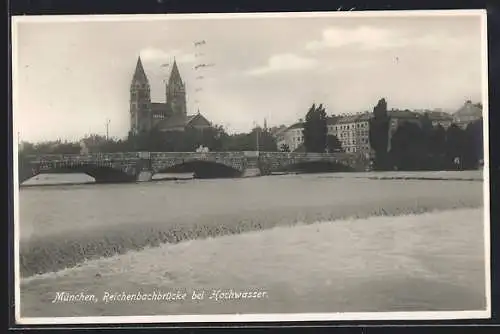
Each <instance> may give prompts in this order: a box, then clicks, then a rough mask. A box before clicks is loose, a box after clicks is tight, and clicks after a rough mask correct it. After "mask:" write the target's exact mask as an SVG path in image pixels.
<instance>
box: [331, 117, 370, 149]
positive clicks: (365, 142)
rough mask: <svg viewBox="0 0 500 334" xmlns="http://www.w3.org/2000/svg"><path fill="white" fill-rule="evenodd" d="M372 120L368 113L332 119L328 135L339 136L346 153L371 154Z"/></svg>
mask: <svg viewBox="0 0 500 334" xmlns="http://www.w3.org/2000/svg"><path fill="white" fill-rule="evenodd" d="M370 118H371V114H370V113H368V112H364V113H358V114H354V115H340V116H336V117H332V118H330V119H329V122H328V134H329V135H335V136H337V138H338V139H339V141H340V142H341V143H342V148H343V149H344V151H345V152H348V153H364V154H369V153H370V140H369V134H370V133H369V129H370V123H369V121H370Z"/></svg>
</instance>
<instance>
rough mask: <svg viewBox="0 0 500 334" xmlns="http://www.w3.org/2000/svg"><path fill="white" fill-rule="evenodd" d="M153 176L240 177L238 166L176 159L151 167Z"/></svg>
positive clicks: (213, 161)
mask: <svg viewBox="0 0 500 334" xmlns="http://www.w3.org/2000/svg"><path fill="white" fill-rule="evenodd" d="M153 173H154V174H164V173H193V174H194V177H196V178H203V179H204V178H234V177H239V176H240V175H241V169H240V168H239V166H238V165H236V164H232V163H228V162H224V161H216V160H202V159H176V160H175V161H164V162H159V163H156V164H155V165H154V166H153Z"/></svg>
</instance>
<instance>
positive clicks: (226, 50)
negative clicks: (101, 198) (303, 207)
mask: <svg viewBox="0 0 500 334" xmlns="http://www.w3.org/2000/svg"><path fill="white" fill-rule="evenodd" d="M379 15H380V14H379ZM117 17H118V16H115V17H114V18H113V19H108V20H103V18H100V19H99V20H89V19H88V18H86V19H85V20H82V19H72V20H71V21H68V20H65V21H61V20H58V19H57V18H53V19H51V20H48V19H47V18H45V19H44V20H43V21H42V20H38V21H37V20H35V19H33V20H32V21H30V20H29V19H26V18H23V20H22V21H21V20H19V21H18V22H15V24H14V25H13V46H12V47H13V101H14V106H13V113H14V119H15V128H16V129H14V133H16V132H18V133H19V136H20V139H21V140H23V141H31V142H36V141H44V140H55V139H63V140H76V139H79V138H82V137H83V136H85V135H86V134H89V133H97V134H102V135H104V134H105V133H106V123H107V120H109V128H108V129H109V135H110V136H113V137H120V138H121V137H125V136H126V135H127V133H128V130H129V127H130V123H129V122H130V117H129V89H130V82H131V79H132V75H133V73H134V69H135V65H136V63H137V58H138V56H139V55H140V56H141V59H142V62H143V65H144V68H145V71H146V74H147V75H148V78H149V82H150V85H151V97H152V101H153V102H164V101H165V87H164V80H165V79H167V78H168V74H169V66H171V64H172V61H173V59H174V57H175V59H176V61H177V63H178V66H179V70H180V74H181V76H182V78H183V79H184V81H185V83H186V88H187V100H188V114H194V113H196V112H197V111H198V109H199V111H200V112H201V113H202V114H203V115H204V116H205V117H207V119H209V120H210V121H211V122H213V123H215V124H219V125H223V126H224V127H226V129H227V130H228V132H230V133H234V132H242V131H249V130H250V129H251V128H253V127H254V126H255V124H259V125H262V124H263V122H264V119H266V120H267V124H268V126H274V125H281V124H285V125H291V124H293V123H295V122H297V120H298V119H300V118H303V117H304V116H305V114H306V112H307V110H308V109H309V107H310V106H311V104H312V103H323V105H324V106H325V107H326V111H327V113H328V114H342V113H351V112H362V111H366V110H370V111H371V110H372V109H373V106H374V105H375V104H376V103H377V101H378V100H379V99H380V98H382V97H385V98H386V99H387V102H388V107H389V108H409V109H423V108H430V109H434V108H444V109H447V110H451V111H453V110H456V109H458V108H459V107H460V106H461V105H462V104H463V103H464V101H465V100H468V99H470V100H473V101H477V102H479V101H481V100H482V96H483V95H482V91H483V88H484V89H486V87H483V86H482V82H483V81H482V79H483V77H482V76H483V75H486V74H484V73H483V70H482V69H483V66H482V47H483V44H482V34H481V17H480V16H478V15H474V16H471V15H470V14H469V15H446V16H435V15H434V16H429V15H424V14H422V15H419V16H415V15H413V16H395V15H391V16H385V17H384V16H378V17H374V16H348V15H345V14H344V15H342V16H339V15H336V14H335V13H333V14H332V15H330V16H325V15H322V16H317V17H315V16H312V15H310V16H308V17H294V16H293V14H291V15H282V16H273V17H269V16H268V17H261V16H258V15H255V16H250V17H238V16H231V17H229V16H228V17H226V18H225V19H224V18H210V17H208V16H198V17H197V18H196V19H194V18H192V17H191V18H187V19H184V18H183V19H179V18H178V16H175V15H163V16H160V17H158V16H154V18H155V19H151V17H148V16H142V19H141V20H138V19H137V18H134V19H130V17H128V18H129V19H127V17H124V18H123V19H121V18H120V19H117ZM172 18H173V19H172ZM201 40H204V41H206V43H205V44H204V45H199V46H195V45H194V43H195V42H196V41H201ZM202 63H204V64H213V65H214V66H212V67H205V68H200V69H198V70H195V69H194V66H195V65H197V64H202ZM199 77H202V78H199ZM196 101H197V102H196Z"/></svg>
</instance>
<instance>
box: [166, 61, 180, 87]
mask: <svg viewBox="0 0 500 334" xmlns="http://www.w3.org/2000/svg"><path fill="white" fill-rule="evenodd" d="M168 82H169V83H172V82H180V83H182V79H181V74H180V73H179V68H178V67H177V62H176V61H175V59H174V65H173V66H172V72H170V78H169V79H168Z"/></svg>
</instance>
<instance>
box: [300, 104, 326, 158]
mask: <svg viewBox="0 0 500 334" xmlns="http://www.w3.org/2000/svg"><path fill="white" fill-rule="evenodd" d="M302 133H303V135H304V147H305V150H306V152H316V153H323V152H325V149H326V147H327V141H326V137H327V134H328V127H327V115H326V111H325V108H323V105H322V104H320V105H319V106H318V107H316V105H315V104H313V105H312V106H311V108H309V111H308V112H307V114H306V121H305V123H304V129H303V130H302Z"/></svg>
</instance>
